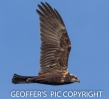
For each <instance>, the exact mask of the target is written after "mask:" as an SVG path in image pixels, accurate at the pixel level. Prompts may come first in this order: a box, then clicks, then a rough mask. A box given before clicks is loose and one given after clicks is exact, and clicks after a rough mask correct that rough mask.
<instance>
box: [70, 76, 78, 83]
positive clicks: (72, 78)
mask: <svg viewBox="0 0 109 99" xmlns="http://www.w3.org/2000/svg"><path fill="white" fill-rule="evenodd" d="M70 76H71V82H78V83H80V80H79V79H78V78H77V77H76V76H75V75H72V74H70Z"/></svg>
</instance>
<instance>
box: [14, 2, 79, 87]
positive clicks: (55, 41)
mask: <svg viewBox="0 0 109 99" xmlns="http://www.w3.org/2000/svg"><path fill="white" fill-rule="evenodd" d="M41 4H42V6H41V5H38V7H39V9H40V10H41V11H39V10H36V12H37V13H38V14H39V18H40V31H41V33H40V35H41V41H42V44H41V56H40V72H39V75H38V76H33V77H30V76H20V75H17V74H14V76H13V79H12V82H13V83H14V84H19V83H42V84H49V85H63V84H70V83H74V82H79V80H78V78H77V77H76V76H75V75H71V74H70V73H69V72H68V57H69V53H70V50H71V42H70V39H69V37H68V34H67V30H66V28H65V25H64V22H63V20H62V18H61V16H60V14H59V13H58V11H57V10H56V9H53V8H52V7H51V6H50V5H49V4H48V3H42V2H41Z"/></svg>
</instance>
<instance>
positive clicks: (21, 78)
mask: <svg viewBox="0 0 109 99" xmlns="http://www.w3.org/2000/svg"><path fill="white" fill-rule="evenodd" d="M27 78H33V76H21V75H17V74H14V75H13V78H12V83H14V84H23V83H28V82H27V81H26V80H27Z"/></svg>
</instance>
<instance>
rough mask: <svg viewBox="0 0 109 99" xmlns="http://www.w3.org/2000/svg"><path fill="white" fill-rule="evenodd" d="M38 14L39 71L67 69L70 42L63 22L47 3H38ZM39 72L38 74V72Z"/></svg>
mask: <svg viewBox="0 0 109 99" xmlns="http://www.w3.org/2000/svg"><path fill="white" fill-rule="evenodd" d="M38 7H39V9H40V11H39V10H36V11H37V13H38V14H39V16H40V31H41V34H40V35H41V41H42V44H41V56H40V73H41V74H42V73H47V72H53V71H64V70H65V71H67V65H68V56H69V53H70V49H71V43H70V40H69V37H68V34H67V31H66V28H65V25H64V22H63V20H62V18H61V16H60V14H59V13H58V12H57V10H56V9H53V8H52V7H51V6H50V5H49V4H48V3H42V2H41V5H38ZM40 73H39V74H40Z"/></svg>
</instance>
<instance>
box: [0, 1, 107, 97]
mask: <svg viewBox="0 0 109 99" xmlns="http://www.w3.org/2000/svg"><path fill="white" fill-rule="evenodd" d="M41 1H43V2H45V0H1V1H0V9H1V10H0V67H1V69H0V78H1V85H0V86H1V87H0V99H12V97H11V95H10V93H11V92H12V91H28V90H29V91H41V92H42V91H46V92H47V95H48V96H47V99H49V98H51V97H50V94H48V93H50V92H51V91H53V90H54V91H61V92H64V91H75V90H76V91H91V90H93V91H99V90H101V91H103V94H102V97H101V99H107V98H109V88H107V87H108V86H109V77H108V75H109V72H108V69H109V0H46V2H48V3H49V4H50V5H51V6H52V7H53V8H56V9H57V10H58V11H59V13H60V14H61V16H62V18H63V20H64V23H65V25H66V28H67V31H68V35H69V37H70V40H71V43H72V46H73V47H72V50H71V53H70V57H69V68H68V70H69V72H70V73H72V74H75V75H76V76H78V78H79V79H80V80H81V82H80V83H74V84H70V85H63V86H49V85H41V84H25V85H24V84H23V85H21V84H20V85H14V84H12V83H11V79H12V76H13V74H14V73H17V74H20V75H31V76H32V75H37V74H38V72H39V58H40V44H41V41H40V30H39V28H40V27H39V16H38V14H37V13H36V12H35V10H36V8H38V7H37V4H39V3H40V2H41ZM20 98H21V97H20ZM20 98H19V99H20ZM56 98H57V97H56ZM56 98H55V97H52V99H56ZM61 98H62V99H63V98H64V97H63V96H62V97H61ZM81 98H82V97H80V98H78V97H77V96H76V97H75V99H81ZM85 98H86V97H83V98H82V99H85ZM87 98H90V97H87ZM25 99H30V98H29V97H26V98H25ZM31 99H34V97H31ZM39 99H43V96H42V97H40V98H39ZM94 99H98V98H97V97H95V98H94Z"/></svg>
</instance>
